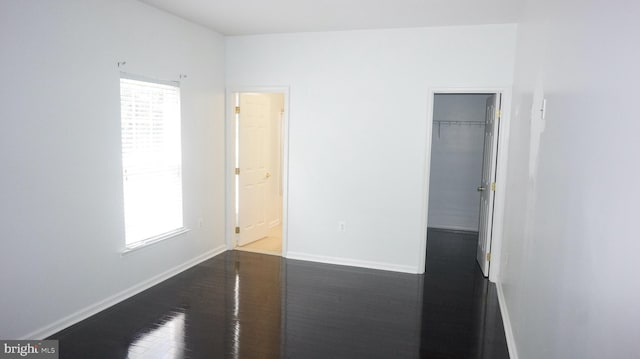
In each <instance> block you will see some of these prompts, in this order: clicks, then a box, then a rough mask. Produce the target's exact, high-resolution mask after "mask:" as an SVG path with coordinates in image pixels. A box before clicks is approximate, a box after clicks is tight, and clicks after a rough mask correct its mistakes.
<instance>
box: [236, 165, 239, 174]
mask: <svg viewBox="0 0 640 359" xmlns="http://www.w3.org/2000/svg"><path fill="white" fill-rule="evenodd" d="M236 174H237V175H239V174H240V168H238V167H236Z"/></svg>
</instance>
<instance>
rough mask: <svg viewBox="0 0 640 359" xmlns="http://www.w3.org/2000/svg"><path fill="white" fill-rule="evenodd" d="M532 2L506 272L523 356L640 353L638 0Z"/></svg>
mask: <svg viewBox="0 0 640 359" xmlns="http://www.w3.org/2000/svg"><path fill="white" fill-rule="evenodd" d="M527 3H528V4H527V7H526V10H525V11H524V19H523V24H522V25H521V26H520V32H519V36H518V55H517V61H516V71H515V76H516V80H515V89H514V98H513V105H514V106H513V116H512V118H513V121H512V124H511V143H510V149H511V151H510V154H509V174H508V183H507V203H506V211H505V231H504V247H503V251H502V279H501V282H502V283H501V287H502V291H503V294H504V299H505V301H504V303H505V304H506V308H507V312H508V314H509V318H510V319H511V326H512V328H513V334H514V338H515V344H516V345H515V347H516V348H517V357H518V358H520V359H537V358H547V359H561V358H562V359H564V358H582V359H589V358H594V359H595V358H636V357H638V353H640V341H639V340H638V338H640V306H639V305H638V303H640V280H639V279H638V273H640V262H639V261H638V255H639V254H640V236H639V235H638V217H639V213H640V212H639V210H638V203H640V187H639V186H638V183H640V166H639V163H640V162H639V155H640V141H639V140H638V137H639V136H640V120H639V119H638V87H637V86H638V85H637V84H638V80H639V79H640V70H639V69H640V67H638V64H639V63H640V47H638V41H637V40H638V34H640V22H638V18H639V17H640V3H638V2H633V1H605V0H596V1H589V2H577V1H560V2H558V1H553V0H541V1H538V0H536V1H528V2H527ZM543 98H546V99H547V106H546V119H545V120H544V121H543V120H541V119H540V104H541V102H542V99H543ZM514 357H516V356H512V358H514Z"/></svg>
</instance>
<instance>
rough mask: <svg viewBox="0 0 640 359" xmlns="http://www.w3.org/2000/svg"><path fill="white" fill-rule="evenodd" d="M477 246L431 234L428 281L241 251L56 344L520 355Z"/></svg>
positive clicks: (240, 351) (245, 354) (100, 351)
mask: <svg viewBox="0 0 640 359" xmlns="http://www.w3.org/2000/svg"><path fill="white" fill-rule="evenodd" d="M476 238H477V236H476V235H472V234H469V233H462V232H447V231H441V230H435V229H429V241H428V249H427V275H426V276H422V275H412V274H402V273H394V272H387V271H378V270H369V269H361V268H353V267H345V266H336V265H329V264H318V263H310V262H303V261H296V260H288V259H283V258H280V257H276V256H270V255H262V254H254V253H248V252H238V251H230V252H226V253H223V254H221V255H218V256H216V257H215V258H212V259H210V260H208V261H206V262H203V263H201V264H199V265H197V266H195V267H193V268H191V269H189V270H187V271H185V272H183V273H181V274H179V275H177V276H175V277H173V278H171V279H169V280H167V281H165V282H162V283H161V284H159V285H157V286H155V287H153V288H151V289H149V290H147V291H145V292H143V293H141V294H139V295H136V296H134V297H132V298H130V299H128V300H126V301H124V302H122V303H120V304H118V305H115V306H113V307H111V308H109V309H107V310H105V311H103V312H101V313H98V314H96V315H94V316H92V317H90V318H88V319H87V320H84V321H82V322H80V323H78V324H76V325H74V326H72V327H70V328H67V329H65V330H63V331H61V332H59V333H56V334H54V335H52V336H51V337H50V339H58V340H60V358H110V359H112V358H243V359H244V358H304V359H306V358H322V359H325V358H429V359H438V358H486V359H501V358H508V357H509V356H508V354H507V346H506V342H505V335H504V329H503V327H502V319H501V317H500V311H499V308H498V301H497V296H496V291H495V287H494V286H493V285H492V284H489V283H488V281H487V280H486V279H484V278H483V277H482V275H481V273H480V270H479V268H478V266H477V265H476V264H475V248H476Z"/></svg>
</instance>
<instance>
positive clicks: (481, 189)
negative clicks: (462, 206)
mask: <svg viewBox="0 0 640 359" xmlns="http://www.w3.org/2000/svg"><path fill="white" fill-rule="evenodd" d="M485 189H486V188H484V187H483V186H479V187H478V188H476V191H478V192H482V191H484V190H485Z"/></svg>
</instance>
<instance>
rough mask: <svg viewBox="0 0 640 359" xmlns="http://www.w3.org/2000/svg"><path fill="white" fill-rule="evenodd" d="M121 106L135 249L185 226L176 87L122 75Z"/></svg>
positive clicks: (129, 236)
mask: <svg viewBox="0 0 640 359" xmlns="http://www.w3.org/2000/svg"><path fill="white" fill-rule="evenodd" d="M120 103H121V121H122V166H123V171H122V174H123V184H124V186H123V187H124V214H125V235H126V245H127V247H135V246H138V245H142V244H145V243H146V242H147V241H153V240H155V239H158V238H160V237H163V236H165V235H167V234H170V233H171V232H174V231H177V230H180V229H181V228H182V226H183V222H182V151H181V141H180V88H179V87H178V86H177V83H175V84H174V83H160V82H149V81H147V80H144V81H142V80H139V79H135V78H129V77H125V76H124V75H122V77H121V78H120Z"/></svg>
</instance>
